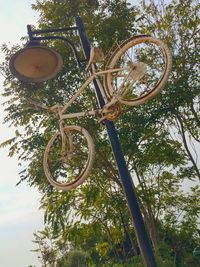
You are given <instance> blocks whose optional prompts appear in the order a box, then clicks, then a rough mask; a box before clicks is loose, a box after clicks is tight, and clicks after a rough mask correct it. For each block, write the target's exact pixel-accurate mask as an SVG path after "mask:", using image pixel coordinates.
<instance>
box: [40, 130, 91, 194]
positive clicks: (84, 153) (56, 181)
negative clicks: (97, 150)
mask: <svg viewBox="0 0 200 267" xmlns="http://www.w3.org/2000/svg"><path fill="white" fill-rule="evenodd" d="M64 133H65V134H66V138H65V139H66V144H65V146H62V138H61V134H60V132H57V133H56V134H54V135H53V137H52V138H51V140H50V141H49V143H48V145H47V147H46V150H45V153H44V171H45V174H46V177H47V179H48V180H49V182H50V183H51V184H52V185H53V186H55V187H56V188H57V189H59V190H65V191H68V190H71V189H73V188H76V187H77V186H79V185H80V184H82V183H83V182H84V181H85V179H86V178H87V177H88V176H89V174H90V172H91V168H92V165H93V161H94V143H93V139H92V137H91V136H90V134H89V133H88V131H87V130H86V129H84V128H81V127H79V126H67V127H65V128H64ZM63 147H65V149H64V150H63Z"/></svg>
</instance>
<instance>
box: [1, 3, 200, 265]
mask: <svg viewBox="0 0 200 267" xmlns="http://www.w3.org/2000/svg"><path fill="white" fill-rule="evenodd" d="M33 8H34V9H35V10H36V11H38V12H39V14H40V20H39V23H38V27H39V28H40V29H44V28H58V27H68V26H72V25H73V24H74V18H73V16H74V14H79V15H81V17H82V19H83V21H84V24H85V26H86V29H87V33H88V36H89V39H90V41H91V43H92V44H98V45H100V46H101V47H102V48H103V50H104V52H105V53H107V52H108V51H110V49H111V47H112V45H113V43H115V42H117V43H119V42H121V41H122V40H125V39H126V38H128V37H130V36H132V35H133V34H135V33H136V32H137V33H147V34H151V35H153V36H156V37H159V38H160V39H162V40H163V41H165V42H166V43H167V44H168V46H169V47H170V50H171V51H172V56H173V69H172V72H171V75H170V78H169V81H168V83H167V85H166V87H165V89H164V90H163V91H162V92H161V94H160V95H159V96H158V97H156V98H155V99H153V100H152V101H150V102H148V103H147V104H145V105H142V106H138V107H137V108H132V109H130V110H129V111H128V112H126V113H125V111H127V110H126V108H124V107H123V113H124V114H123V116H121V117H120V118H119V119H118V121H117V122H116V127H117V129H118V133H119V137H120V141H121V144H122V148H123V151H124V155H125V159H126V162H127V165H128V168H129V170H130V172H131V174H132V176H133V180H134V182H135V183H136V184H137V187H136V190H137V194H138V197H139V202H140V207H141V210H142V213H143V217H144V220H145V223H146V227H147V229H148V232H149V234H150V237H151V240H152V244H153V247H154V249H155V251H156V255H157V261H158V266H159V267H169V266H170V267H172V266H173V267H180V266H181V267H189V266H193V267H196V266H198V262H197V260H196V259H195V257H194V256H193V254H192V252H193V250H194V248H195V247H196V246H197V245H198V244H199V237H198V235H197V233H198V222H199V214H200V208H199V203H200V199H199V196H200V189H199V186H195V185H194V186H191V188H190V190H189V191H188V192H185V191H183V188H182V183H183V182H188V181H197V180H198V179H200V173H199V168H198V164H197V161H198V160H197V159H198V158H197V156H196V155H197V151H196V150H197V149H196V148H195V146H196V145H197V144H198V145H199V141H200V131H199V129H200V127H199V126H200V117H199V106H200V103H199V94H200V87H199V80H198V65H197V64H198V62H199V58H198V45H199V44H198V39H197V34H198V32H199V30H198V25H199V17H198V8H199V4H198V3H197V1H196V0H189V1H183V0H173V1H171V2H170V3H164V2H162V1H161V4H159V5H158V4H156V3H154V2H153V1H149V3H147V1H142V2H141V3H140V5H139V6H138V7H135V6H131V5H129V4H128V3H127V1H117V0H111V1H97V0H92V1H91V0H90V1H88V0H87V1H86V0H84V1H80V0H77V1H69V0H65V1H64V0H62V1H52V0H44V1H40V0H37V1H36V3H35V4H33ZM52 14H53V15H52ZM188 14H190V16H188ZM67 37H68V38H70V39H71V40H72V41H74V42H75V43H76V46H77V50H78V52H79V54H80V55H81V56H82V57H83V52H82V50H81V46H80V42H79V39H78V37H77V35H76V34H75V33H72V34H69V35H68V36H67ZM24 41H26V38H24ZM117 43H115V46H116V45H117ZM49 45H51V46H55V47H56V50H57V51H58V52H60V53H61V54H62V56H63V58H64V68H63V70H62V71H61V72H60V73H59V74H58V76H57V77H56V78H55V79H53V80H51V81H47V82H44V83H40V84H37V85H35V84H26V83H24V82H20V81H18V80H17V79H16V78H14V77H13V76H12V75H11V73H10V71H9V67H8V61H9V58H10V56H11V54H12V53H14V52H16V51H17V50H18V49H19V48H20V47H19V46H14V47H10V48H9V47H8V46H7V45H4V46H3V47H2V51H3V52H4V54H5V62H4V63H3V64H2V65H1V66H0V71H1V72H2V73H3V74H4V76H5V82H4V92H3V96H4V97H5V103H4V106H5V110H6V112H7V115H6V117H5V122H6V123H9V124H12V125H14V126H15V127H16V128H17V130H16V132H15V135H14V136H13V138H11V139H10V140H6V141H5V142H4V143H2V144H1V146H2V147H3V146H9V149H10V150H9V156H13V155H16V154H17V155H18V157H19V164H21V173H20V178H21V180H20V181H19V182H22V181H26V182H27V183H29V185H30V186H34V187H37V188H38V190H39V191H40V192H41V195H42V198H41V208H42V209H43V210H44V219H45V223H46V225H47V226H48V228H45V229H44V231H42V232H39V233H36V234H35V235H34V237H35V243H36V246H37V248H36V250H35V252H37V253H39V254H40V257H41V258H40V259H41V261H43V263H42V264H44V262H46V264H52V263H54V262H56V263H57V264H60V265H59V266H65V267H66V266H85V265H84V264H87V266H105V267H107V266H115V267H120V266H127V267H128V266H135V267H140V266H141V267H142V266H144V263H143V259H142V257H141V255H138V254H139V248H138V244H137V240H136V236H135V232H134V229H133V225H132V222H131V219H130V215H129V211H128V208H127V205H126V199H125V197H124V194H123V190H122V186H121V182H120V177H119V175H118V172H117V170H116V167H115V160H114V158H113V156H112V151H111V148H110V146H109V141H108V139H107V135H106V133H105V128H104V126H103V125H100V124H99V123H98V119H93V118H86V119H85V118H83V119H81V120H76V119H75V120H68V121H67V123H68V124H78V125H81V126H83V127H86V128H87V129H89V130H90V133H91V135H92V137H93V138H94V141H95V146H96V155H95V164H94V168H93V171H92V174H91V175H90V177H88V179H87V181H86V182H85V183H84V184H83V185H82V186H80V187H78V188H77V189H76V190H72V191H70V192H58V191H56V190H55V189H54V188H53V187H52V186H51V185H50V184H49V183H48V182H47V180H46V177H45V175H44V171H43V166H42V161H43V153H44V150H45V147H46V144H47V143H48V141H49V139H50V138H51V136H52V134H53V133H54V132H55V131H56V129H57V119H56V118H55V117H53V116H52V117H49V114H47V112H46V111H45V110H44V109H43V108H42V107H43V105H46V106H52V105H54V104H56V103H61V104H63V103H64V102H65V100H66V99H69V98H70V97H71V96H72V94H73V93H74V92H75V91H76V89H77V87H78V86H79V85H80V84H81V83H82V82H83V81H84V80H85V77H86V73H85V72H82V73H81V75H80V72H79V70H78V69H77V65H76V62H75V60H74V58H73V55H72V51H71V49H70V48H68V47H67V46H65V45H63V43H61V42H59V41H53V42H52V43H49ZM108 54H110V52H109V53H108ZM38 102H39V104H38ZM96 107H97V103H96V100H95V93H94V92H93V90H89V88H88V90H87V91H86V92H85V93H84V95H83V96H82V97H80V98H79V99H78V100H77V101H76V103H75V105H73V106H72V107H71V108H70V110H69V111H71V112H72V111H79V110H80V109H83V110H89V109H92V108H96ZM83 251H84V252H83ZM77 261H78V262H77ZM85 262H86V263H85Z"/></svg>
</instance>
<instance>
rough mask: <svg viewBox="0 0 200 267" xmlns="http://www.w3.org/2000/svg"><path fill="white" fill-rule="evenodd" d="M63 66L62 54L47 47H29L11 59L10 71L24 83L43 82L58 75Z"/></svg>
mask: <svg viewBox="0 0 200 267" xmlns="http://www.w3.org/2000/svg"><path fill="white" fill-rule="evenodd" d="M62 66H63V60H62V57H61V56H60V54H58V53H57V52H56V51H55V50H53V49H51V48H48V47H45V46H28V47H26V48H23V49H21V50H19V51H18V52H17V53H15V54H14V55H13V56H12V57H11V59H10V71H11V73H12V74H13V75H14V76H15V77H17V78H18V79H19V80H21V81H24V82H35V83H37V82H43V81H47V80H49V79H51V78H53V77H54V76H55V75H57V74H58V72H59V71H60V69H61V68H62Z"/></svg>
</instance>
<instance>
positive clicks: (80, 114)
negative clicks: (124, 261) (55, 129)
mask: <svg viewBox="0 0 200 267" xmlns="http://www.w3.org/2000/svg"><path fill="white" fill-rule="evenodd" d="M121 70H122V69H120V68H118V69H109V70H101V71H97V72H95V68H94V67H92V75H91V76H90V77H89V78H88V79H87V80H86V81H85V82H84V84H83V85H82V86H81V87H80V88H79V89H78V91H77V92H76V93H75V94H74V95H73V96H72V97H71V99H70V100H69V101H68V102H67V103H66V104H65V105H64V106H63V107H62V109H61V110H60V112H59V117H60V119H61V120H62V119H70V118H76V117H83V116H91V115H92V116H95V115H97V114H100V113H102V110H100V109H98V110H91V111H85V112H78V113H71V114H64V112H65V111H66V110H67V109H68V108H69V107H70V106H71V105H72V103H73V102H74V101H75V100H76V98H77V97H78V96H79V95H80V94H81V93H82V92H83V91H84V90H85V89H86V87H87V86H88V85H89V84H90V83H91V82H92V81H93V80H94V79H96V80H97V83H99V84H100V85H101V83H100V82H99V81H98V79H97V77H98V76H103V75H104V74H106V73H111V72H117V71H121ZM100 90H101V91H102V94H103V96H104V100H105V103H106V105H105V106H106V107H107V108H108V107H109V106H111V105H113V104H115V103H116V102H117V101H118V99H117V97H115V96H113V98H112V99H111V100H110V101H108V99H107V97H106V94H105V91H104V89H103V87H102V86H100Z"/></svg>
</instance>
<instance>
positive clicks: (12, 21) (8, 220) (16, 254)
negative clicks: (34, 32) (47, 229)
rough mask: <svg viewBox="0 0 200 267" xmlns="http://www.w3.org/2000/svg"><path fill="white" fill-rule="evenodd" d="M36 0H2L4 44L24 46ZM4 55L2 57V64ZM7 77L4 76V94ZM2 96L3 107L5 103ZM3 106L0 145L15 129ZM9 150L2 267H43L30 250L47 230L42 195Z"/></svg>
mask: <svg viewBox="0 0 200 267" xmlns="http://www.w3.org/2000/svg"><path fill="white" fill-rule="evenodd" d="M33 2H34V1H33V0H19V1H16V0H0V45H2V44H3V43H9V42H10V43H11V44H17V43H21V42H20V38H21V37H22V36H25V35H26V25H27V24H36V21H37V16H36V15H37V14H36V13H35V12H33V11H32V9H31V3H33ZM2 60H3V55H2V54H0V61H2ZM2 81H3V77H2V76H1V75H0V95H1V93H2V87H3V85H2ZM3 101H4V100H3V98H2V97H1V96H0V104H2V102H3ZM4 116H5V114H4V112H3V107H2V105H0V143H1V142H3V141H4V140H6V139H8V138H10V137H12V136H13V132H14V129H12V128H8V125H4V124H2V122H3V117H4ZM7 155H8V151H7V149H0V166H1V173H0V181H1V182H0V266H2V267H28V266H30V265H35V266H37V267H41V264H40V263H39V262H38V260H37V255H36V253H34V252H31V251H30V250H31V249H33V248H34V247H35V245H34V244H33V243H32V240H33V232H35V231H37V230H41V229H43V214H42V212H41V211H39V194H38V193H37V191H36V190H34V189H33V188H30V187H28V186H26V184H25V183H24V184H23V185H20V186H17V187H16V186H15V185H16V183H17V181H18V180H19V176H18V172H19V169H18V165H17V159H15V158H8V156H7Z"/></svg>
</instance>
